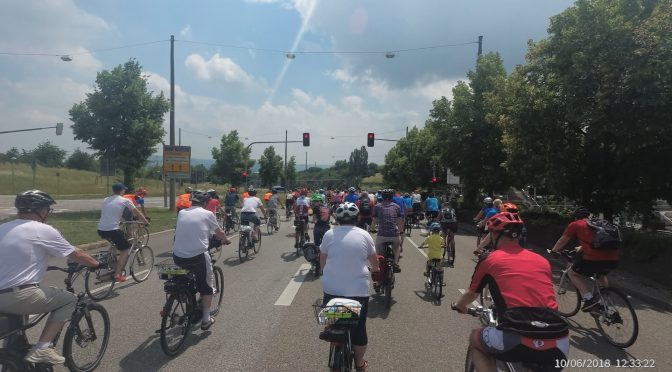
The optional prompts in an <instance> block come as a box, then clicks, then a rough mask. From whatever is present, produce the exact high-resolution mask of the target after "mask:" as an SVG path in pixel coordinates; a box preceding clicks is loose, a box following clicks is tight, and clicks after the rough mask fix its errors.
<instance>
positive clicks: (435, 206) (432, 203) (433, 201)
mask: <svg viewBox="0 0 672 372" xmlns="http://www.w3.org/2000/svg"><path fill="white" fill-rule="evenodd" d="M425 208H427V211H429V212H438V211H439V200H438V199H437V198H434V197H429V198H427V199H426V200H425Z"/></svg>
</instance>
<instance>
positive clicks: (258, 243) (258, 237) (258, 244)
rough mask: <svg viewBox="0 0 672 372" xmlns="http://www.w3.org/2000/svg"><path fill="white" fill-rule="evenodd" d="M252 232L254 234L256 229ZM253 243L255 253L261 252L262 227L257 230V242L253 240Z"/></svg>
mask: <svg viewBox="0 0 672 372" xmlns="http://www.w3.org/2000/svg"><path fill="white" fill-rule="evenodd" d="M252 233H253V234H254V231H252ZM252 243H253V244H252V249H253V250H254V254H257V253H259V251H260V250H261V229H259V230H257V242H256V243H254V241H252Z"/></svg>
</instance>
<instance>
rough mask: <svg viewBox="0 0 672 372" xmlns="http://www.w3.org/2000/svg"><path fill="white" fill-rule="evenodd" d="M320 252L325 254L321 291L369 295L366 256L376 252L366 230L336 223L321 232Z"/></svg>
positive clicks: (353, 295)
mask: <svg viewBox="0 0 672 372" xmlns="http://www.w3.org/2000/svg"><path fill="white" fill-rule="evenodd" d="M320 252H322V253H325V254H326V255H327V262H326V264H325V265H324V268H323V275H322V290H323V291H324V293H328V294H330V295H335V296H344V297H368V296H369V277H370V275H371V274H370V273H369V269H368V265H369V256H371V255H372V254H375V253H376V248H375V245H374V244H373V239H371V235H369V233H368V232H366V231H364V230H362V229H360V228H359V227H355V226H336V227H335V228H333V229H331V230H329V231H327V232H326V233H325V234H324V237H323V238H322V244H321V245H320Z"/></svg>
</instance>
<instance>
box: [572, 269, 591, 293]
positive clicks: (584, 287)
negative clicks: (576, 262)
mask: <svg viewBox="0 0 672 372" xmlns="http://www.w3.org/2000/svg"><path fill="white" fill-rule="evenodd" d="M568 274H569V280H571V281H572V284H574V285H575V286H576V289H578V290H579V293H580V294H581V296H582V297H583V295H585V294H586V293H589V292H590V289H589V288H588V284H587V283H586V279H585V278H584V277H583V275H581V274H579V273H577V272H576V271H574V270H569V272H568Z"/></svg>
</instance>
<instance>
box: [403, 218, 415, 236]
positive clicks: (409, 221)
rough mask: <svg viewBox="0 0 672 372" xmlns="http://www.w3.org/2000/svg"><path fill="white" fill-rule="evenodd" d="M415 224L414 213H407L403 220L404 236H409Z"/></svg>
mask: <svg viewBox="0 0 672 372" xmlns="http://www.w3.org/2000/svg"><path fill="white" fill-rule="evenodd" d="M414 224H415V214H414V213H413V214H411V213H409V214H408V215H407V216H406V219H405V220H404V231H405V232H406V236H411V231H413V225H414Z"/></svg>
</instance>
